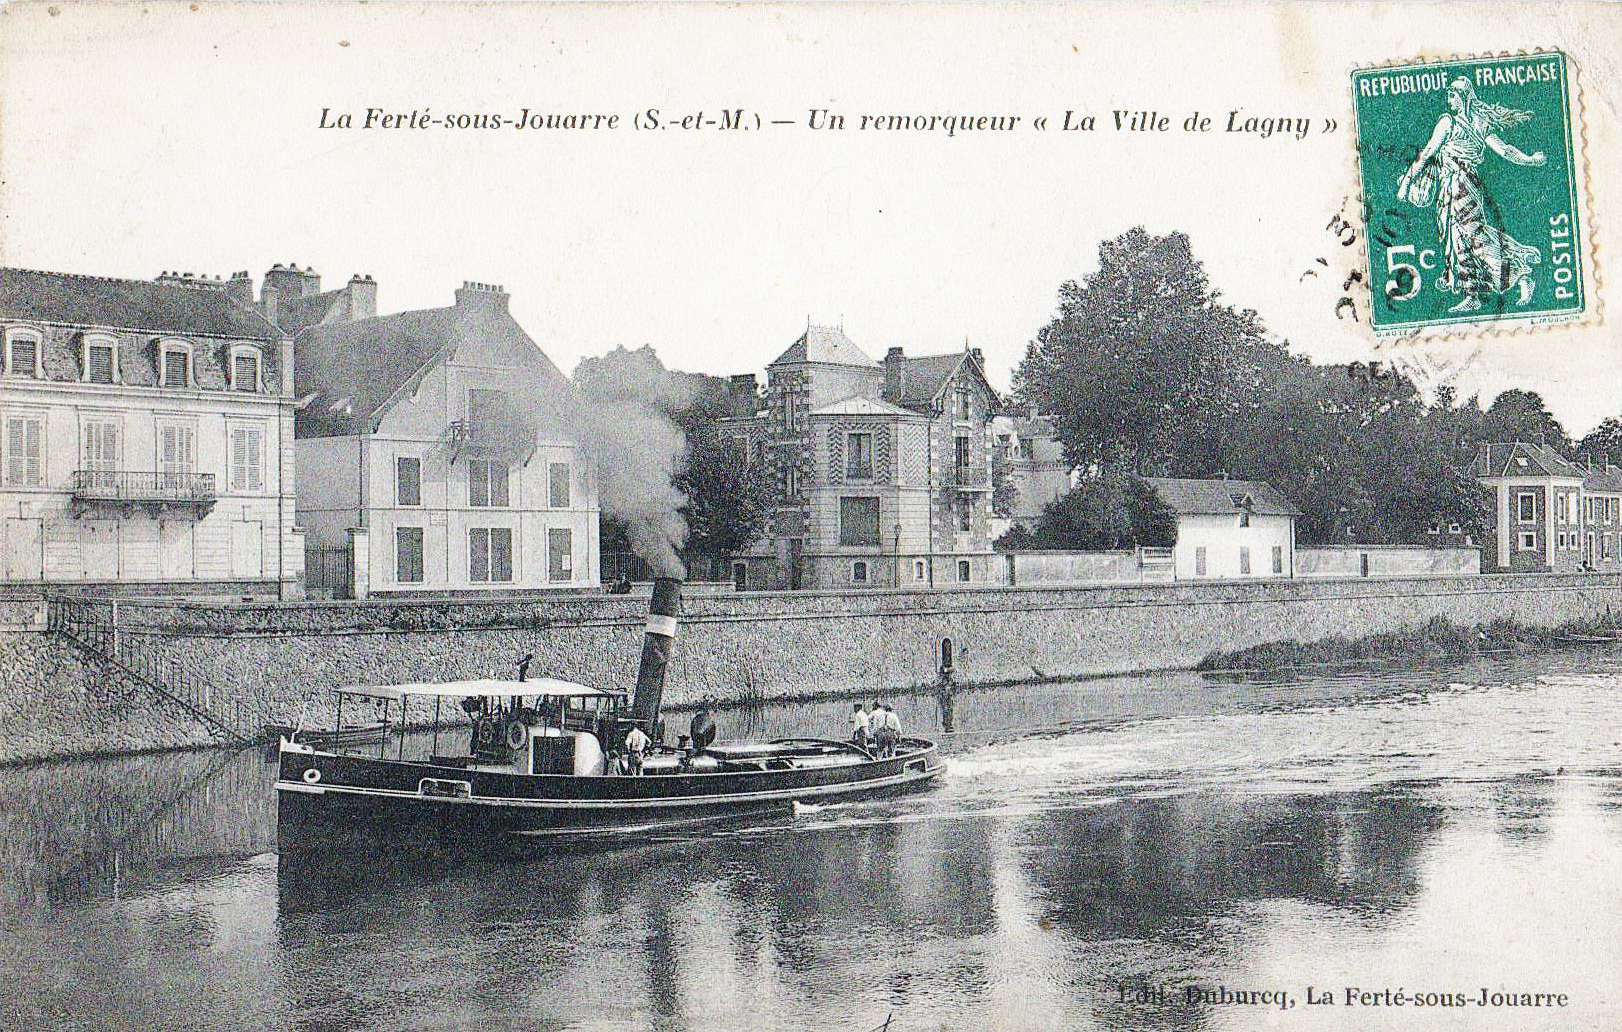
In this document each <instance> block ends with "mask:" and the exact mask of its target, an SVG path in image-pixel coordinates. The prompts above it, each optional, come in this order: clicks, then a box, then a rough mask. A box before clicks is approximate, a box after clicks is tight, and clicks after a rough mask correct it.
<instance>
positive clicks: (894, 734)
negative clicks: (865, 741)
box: [868, 703, 901, 756]
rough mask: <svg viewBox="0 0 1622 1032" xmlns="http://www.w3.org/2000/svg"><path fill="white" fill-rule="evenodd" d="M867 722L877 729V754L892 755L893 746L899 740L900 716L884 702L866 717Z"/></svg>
mask: <svg viewBox="0 0 1622 1032" xmlns="http://www.w3.org/2000/svg"><path fill="white" fill-rule="evenodd" d="M868 723H869V724H870V725H871V726H872V727H874V728H876V729H877V731H876V737H877V738H878V743H879V755H880V756H894V755H895V747H896V745H897V743H899V742H900V741H901V718H900V717H897V716H896V715H895V711H894V710H892V709H891V708H890V705H889V703H885V705H884V706H883V707H881V708H879V709H877V710H875V711H874V712H873V714H871V715H870V716H869V717H868Z"/></svg>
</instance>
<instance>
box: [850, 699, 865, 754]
mask: <svg viewBox="0 0 1622 1032" xmlns="http://www.w3.org/2000/svg"><path fill="white" fill-rule="evenodd" d="M850 740H851V742H852V743H853V744H855V745H856V746H857V747H858V748H861V749H866V748H867V747H868V716H867V714H866V713H864V712H862V704H861V703H859V702H858V703H853V704H852V705H851V707H850Z"/></svg>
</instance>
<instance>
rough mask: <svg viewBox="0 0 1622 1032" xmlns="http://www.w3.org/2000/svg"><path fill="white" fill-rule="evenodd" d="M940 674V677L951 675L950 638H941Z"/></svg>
mask: <svg viewBox="0 0 1622 1032" xmlns="http://www.w3.org/2000/svg"><path fill="white" fill-rule="evenodd" d="M940 674H941V677H943V678H944V677H950V676H951V675H952V639H951V638H942V639H941V647H940Z"/></svg>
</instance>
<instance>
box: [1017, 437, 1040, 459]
mask: <svg viewBox="0 0 1622 1032" xmlns="http://www.w3.org/2000/svg"><path fill="white" fill-rule="evenodd" d="M1019 457H1020V458H1022V459H1034V458H1036V442H1035V441H1032V440H1030V439H1029V438H1021V439H1020V442H1019Z"/></svg>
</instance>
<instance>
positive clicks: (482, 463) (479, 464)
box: [467, 459, 508, 509]
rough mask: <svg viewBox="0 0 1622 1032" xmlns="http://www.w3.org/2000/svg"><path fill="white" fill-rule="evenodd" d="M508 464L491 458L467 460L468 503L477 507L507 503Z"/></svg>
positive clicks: (491, 506)
mask: <svg viewBox="0 0 1622 1032" xmlns="http://www.w3.org/2000/svg"><path fill="white" fill-rule="evenodd" d="M507 473H508V469H507V464H506V463H505V462H493V461H491V460H489V459H469V460H468V461H467V504H469V505H471V506H473V507H474V508H477V509H488V508H501V507H504V506H506V505H507Z"/></svg>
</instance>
